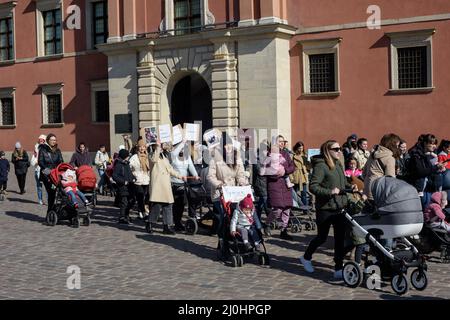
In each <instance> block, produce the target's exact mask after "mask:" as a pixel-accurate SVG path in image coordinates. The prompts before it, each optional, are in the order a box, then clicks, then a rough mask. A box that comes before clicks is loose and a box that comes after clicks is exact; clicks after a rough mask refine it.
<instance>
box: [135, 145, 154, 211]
mask: <svg viewBox="0 0 450 320" xmlns="http://www.w3.org/2000/svg"><path fill="white" fill-rule="evenodd" d="M137 147H138V151H137V153H136V154H134V155H133V156H132V157H131V158H130V168H131V172H132V173H133V175H134V176H135V177H136V182H135V183H134V187H135V190H134V191H135V195H136V199H137V202H138V208H139V209H138V210H139V217H140V218H141V219H143V218H144V214H145V215H148V212H146V211H145V204H147V203H148V202H149V193H148V186H149V184H150V162H149V158H148V153H147V146H146V145H145V142H144V140H139V142H138V145H137Z"/></svg>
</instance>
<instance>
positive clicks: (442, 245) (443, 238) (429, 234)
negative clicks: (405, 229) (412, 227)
mask: <svg viewBox="0 0 450 320" xmlns="http://www.w3.org/2000/svg"><path fill="white" fill-rule="evenodd" d="M444 212H445V214H446V216H447V219H448V217H449V216H450V208H446V209H445V210H444ZM410 240H411V242H412V243H413V244H414V245H415V246H416V247H417V248H418V249H419V251H420V252H421V253H423V254H426V255H428V254H430V253H432V252H433V251H439V252H440V260H441V262H442V263H450V235H449V233H448V231H447V230H445V229H442V228H441V227H438V226H433V225H431V224H428V223H424V225H423V228H422V231H420V233H419V234H418V235H414V236H412V237H410Z"/></svg>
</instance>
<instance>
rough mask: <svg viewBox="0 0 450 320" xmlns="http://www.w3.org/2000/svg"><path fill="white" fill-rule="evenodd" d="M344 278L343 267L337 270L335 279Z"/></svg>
mask: <svg viewBox="0 0 450 320" xmlns="http://www.w3.org/2000/svg"><path fill="white" fill-rule="evenodd" d="M343 278H344V275H343V272H342V269H341V270H336V271H335V272H334V274H333V279H334V280H342V279H343Z"/></svg>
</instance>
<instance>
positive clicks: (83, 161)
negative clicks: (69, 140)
mask: <svg viewBox="0 0 450 320" xmlns="http://www.w3.org/2000/svg"><path fill="white" fill-rule="evenodd" d="M70 164H71V165H72V166H74V167H75V169H78V168H79V167H81V166H85V165H86V166H90V165H91V164H92V159H91V155H90V154H89V150H88V149H87V148H86V145H85V144H84V142H81V143H80V144H79V145H78V148H77V150H76V151H75V153H74V154H73V155H72V158H71V159H70Z"/></svg>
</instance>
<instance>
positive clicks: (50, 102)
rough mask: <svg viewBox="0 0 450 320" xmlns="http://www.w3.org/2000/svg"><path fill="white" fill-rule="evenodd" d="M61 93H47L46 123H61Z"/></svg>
mask: <svg viewBox="0 0 450 320" xmlns="http://www.w3.org/2000/svg"><path fill="white" fill-rule="evenodd" d="M61 113H62V108H61V95H60V94H49V95H47V119H48V122H47V123H62V116H61Z"/></svg>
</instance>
